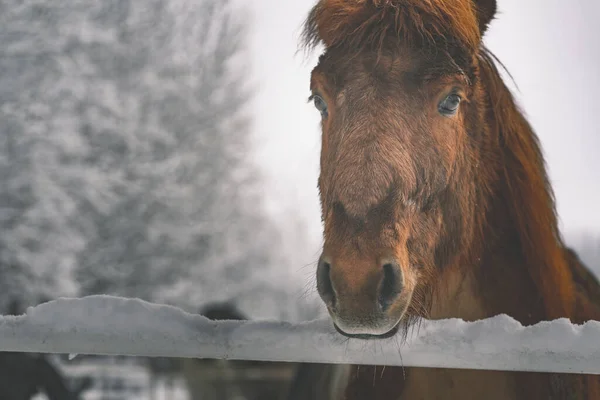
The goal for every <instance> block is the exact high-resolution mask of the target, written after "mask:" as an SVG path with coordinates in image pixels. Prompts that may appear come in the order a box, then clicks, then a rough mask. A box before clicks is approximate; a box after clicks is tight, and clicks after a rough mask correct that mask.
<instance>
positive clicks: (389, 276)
mask: <svg viewBox="0 0 600 400" xmlns="http://www.w3.org/2000/svg"><path fill="white" fill-rule="evenodd" d="M401 274H402V272H401V271H400V267H399V266H398V265H397V264H392V263H387V264H384V266H383V279H382V281H381V286H380V289H379V304H380V305H381V308H382V309H383V310H386V309H388V308H389V307H390V306H391V305H392V303H393V302H394V300H396V298H397V297H398V295H400V293H401V292H402V282H401V279H400V278H401Z"/></svg>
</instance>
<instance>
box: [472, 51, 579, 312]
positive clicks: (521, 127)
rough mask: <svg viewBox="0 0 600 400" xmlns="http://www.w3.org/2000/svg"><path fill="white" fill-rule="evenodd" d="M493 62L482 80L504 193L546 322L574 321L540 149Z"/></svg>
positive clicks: (486, 62) (489, 58)
mask: <svg viewBox="0 0 600 400" xmlns="http://www.w3.org/2000/svg"><path fill="white" fill-rule="evenodd" d="M494 60H495V57H494V56H493V55H492V54H491V53H490V52H489V51H488V50H487V49H485V48H482V49H481V50H480V51H479V62H480V74H481V79H482V83H483V86H484V91H485V92H487V97H488V99H489V100H488V101H489V104H488V109H487V110H486V111H487V118H486V120H487V121H488V124H490V125H489V128H490V130H491V132H490V133H491V134H492V136H493V137H497V138H498V139H499V146H500V147H501V148H502V151H503V154H502V159H501V168H502V169H501V171H500V179H501V181H502V182H503V183H502V185H503V186H504V187H503V188H501V190H503V191H504V193H505V198H506V199H507V200H508V202H509V204H508V205H507V206H508V210H509V214H510V218H511V220H512V222H513V224H514V226H515V228H516V232H517V235H518V242H519V244H520V246H521V252H522V255H523V256H524V260H525V263H526V268H527V270H528V272H529V275H530V276H531V278H532V281H533V282H534V284H535V285H536V287H537V289H538V291H539V292H540V295H541V297H542V298H543V299H544V305H545V311H546V314H547V315H546V318H549V319H556V318H560V317H569V316H571V315H572V313H573V310H574V303H575V298H574V287H573V279H572V276H571V272H570V269H569V267H568V263H567V260H566V254H565V246H564V244H563V242H562V238H561V235H560V231H559V228H558V219H557V215H556V208H555V199H554V193H553V191H552V188H551V185H550V183H549V180H548V176H547V173H546V165H545V161H544V157H543V154H542V150H541V147H540V143H539V140H538V137H537V135H536V134H535V132H534V131H533V129H532V127H531V125H530V124H529V123H528V121H527V120H526V119H525V117H524V115H523V113H522V111H521V110H520V109H519V107H518V106H517V104H516V103H515V101H514V98H513V96H512V94H511V92H510V90H509V89H508V87H507V86H506V85H505V83H504V81H503V80H502V77H501V75H500V73H499V71H498V69H497V67H496V64H495V62H494Z"/></svg>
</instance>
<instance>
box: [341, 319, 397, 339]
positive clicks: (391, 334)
mask: <svg viewBox="0 0 600 400" xmlns="http://www.w3.org/2000/svg"><path fill="white" fill-rule="evenodd" d="M333 326H334V327H335V330H336V331H338V333H340V334H341V335H343V336H346V337H347V338H351V339H361V340H379V339H389V338H391V337H394V336H396V334H397V333H398V331H399V330H400V321H398V323H397V324H396V325H394V327H393V328H392V329H390V330H389V331H387V332H386V333H383V334H368V333H359V334H353V333H346V332H344V331H343V330H341V329H340V327H339V326H337V324H336V323H334V324H333Z"/></svg>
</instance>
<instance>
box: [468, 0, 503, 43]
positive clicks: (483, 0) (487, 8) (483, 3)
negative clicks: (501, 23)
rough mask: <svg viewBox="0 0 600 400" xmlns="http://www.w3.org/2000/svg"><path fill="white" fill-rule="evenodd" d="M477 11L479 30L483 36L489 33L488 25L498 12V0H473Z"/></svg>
mask: <svg viewBox="0 0 600 400" xmlns="http://www.w3.org/2000/svg"><path fill="white" fill-rule="evenodd" d="M473 1H474V2H475V8H476V9H477V18H478V19H479V30H480V31H481V35H482V36H483V34H484V33H485V32H486V31H487V28H488V25H489V24H490V22H492V20H493V19H494V16H495V15H496V11H497V4H496V0H473Z"/></svg>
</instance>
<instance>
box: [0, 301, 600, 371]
mask: <svg viewBox="0 0 600 400" xmlns="http://www.w3.org/2000/svg"><path fill="white" fill-rule="evenodd" d="M599 339H600V322H597V321H591V322H588V323H586V324H584V325H572V324H571V323H570V322H569V321H567V320H564V319H562V320H556V321H552V322H543V323H540V324H537V325H534V326H531V327H523V326H522V325H521V324H519V323H518V322H517V321H515V320H514V319H512V318H510V317H508V316H505V315H501V316H497V317H494V318H491V319H488V320H483V321H478V322H473V323H467V322H464V321H462V320H457V319H451V320H444V321H423V323H422V324H421V326H420V329H418V330H415V331H413V332H411V334H410V335H409V337H408V340H407V342H406V343H404V344H402V343H401V342H400V339H399V338H391V339H386V340H378V341H363V340H356V339H352V340H348V339H346V338H344V337H342V336H340V335H339V334H338V333H336V332H335V330H334V329H333V326H332V324H331V322H330V321H329V320H327V319H324V320H317V321H311V322H306V323H301V324H291V323H287V322H275V321H251V322H250V321H244V322H241V321H220V322H215V321H210V320H208V319H206V318H205V317H202V316H199V315H192V314H188V313H185V312H184V311H182V310H180V309H177V308H174V307H170V306H163V305H156V304H151V303H147V302H144V301H141V300H135V299H123V298H117V297H109V296H92V297H86V298H81V299H59V300H56V301H52V302H49V303H45V304H42V305H39V306H37V307H33V308H30V309H28V311H27V314H26V315H23V316H17V317H11V316H7V317H2V318H0V351H20V352H36V353H65V354H67V353H71V354H75V353H80V354H105V355H109V354H122V355H131V356H172V357H196V358H219V359H240V360H263V361H298V362H317V363H320V362H332V363H358V364H385V365H405V366H429V367H449V368H472V369H494V370H522V371H547V372H574V373H594V374H600V341H599Z"/></svg>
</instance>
